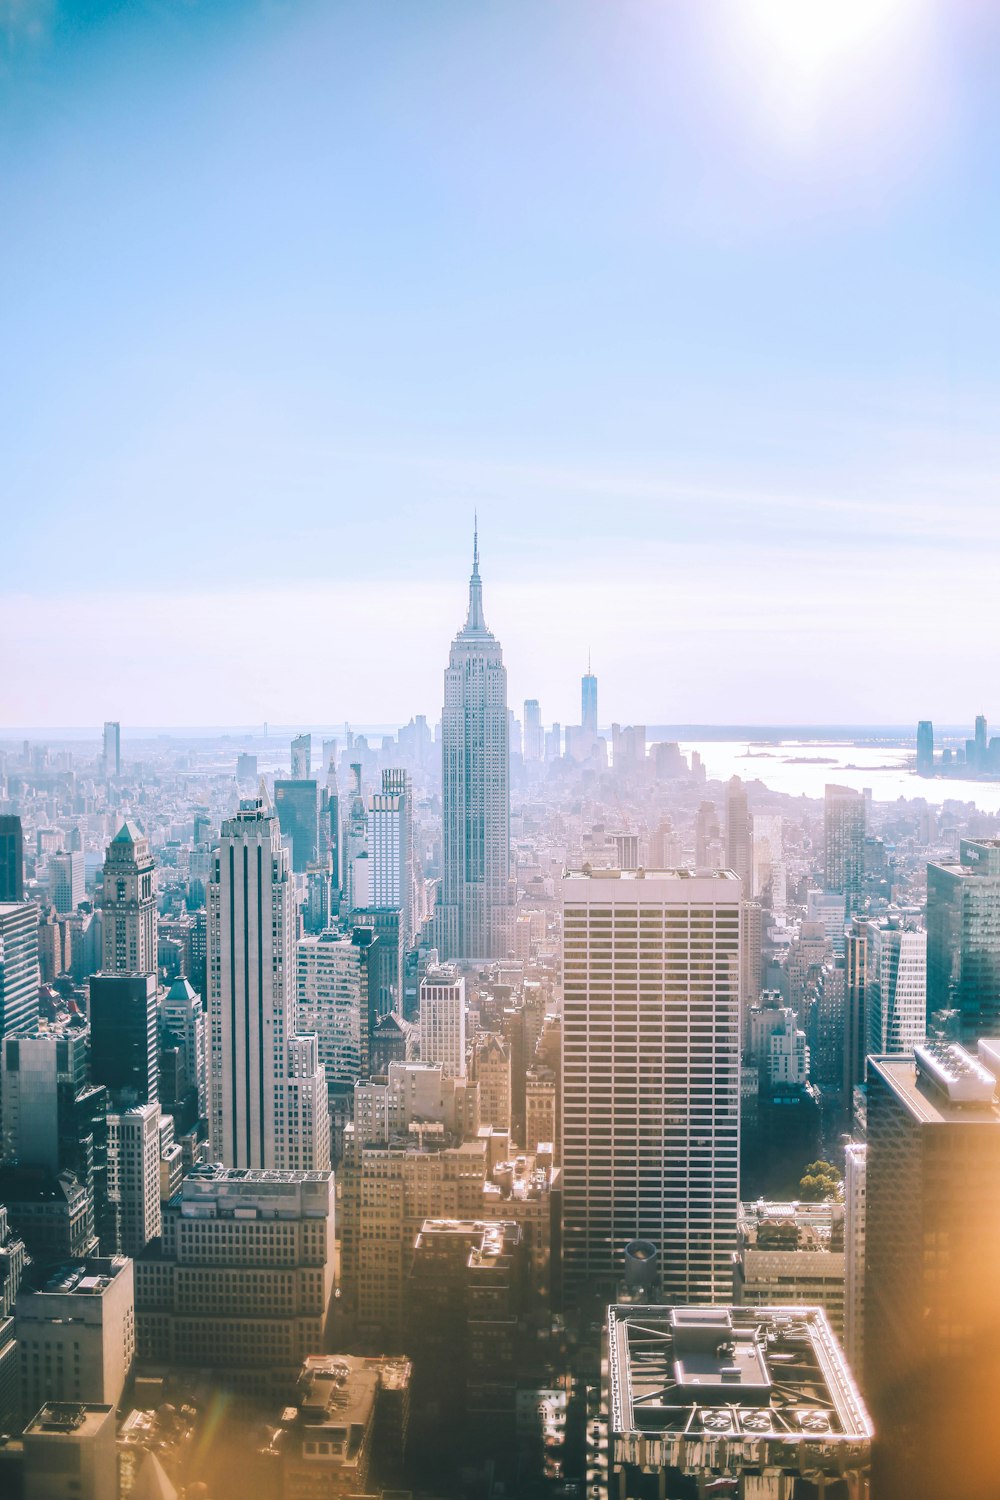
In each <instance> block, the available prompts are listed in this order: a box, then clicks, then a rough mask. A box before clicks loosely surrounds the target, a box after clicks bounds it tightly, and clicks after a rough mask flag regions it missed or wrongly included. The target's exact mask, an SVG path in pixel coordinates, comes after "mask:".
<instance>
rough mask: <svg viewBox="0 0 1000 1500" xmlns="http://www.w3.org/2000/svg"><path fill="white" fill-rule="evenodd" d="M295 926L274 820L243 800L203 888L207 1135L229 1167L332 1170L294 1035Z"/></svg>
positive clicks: (317, 1072) (313, 1084)
mask: <svg viewBox="0 0 1000 1500" xmlns="http://www.w3.org/2000/svg"><path fill="white" fill-rule="evenodd" d="M296 925H297V914H296V903H295V885H294V881H293V877H292V874H291V870H290V865H289V857H288V850H287V849H286V848H284V847H283V846H282V842H281V830H280V827H279V825H278V819H277V817H276V816H275V815H274V812H273V810H272V808H271V805H270V803H269V802H268V801H267V800H266V798H265V797H251V798H244V799H243V800H241V802H240V806H239V811H238V812H237V813H236V815H235V817H232V818H228V819H226V821H225V822H224V823H223V825H222V837H221V842H220V847H219V849H218V850H217V851H216V854H215V859H214V863H213V869H212V877H211V880H210V882H209V887H208V1001H209V1004H208V1009H209V1024H210V1030H211V1043H210V1046H211V1050H210V1064H209V1075H210V1076H209V1099H210V1106H211V1112H210V1116H209V1127H210V1138H211V1143H212V1150H213V1152H214V1153H215V1155H216V1157H217V1159H218V1160H219V1161H221V1162H223V1163H224V1164H225V1165H226V1166H227V1167H273V1168H277V1169H278V1170H287V1169H288V1163H289V1162H290V1161H295V1162H296V1167H297V1169H301V1170H303V1171H325V1170H326V1169H327V1168H328V1167H329V1165H330V1157H329V1130H328V1127H329V1116H328V1115H327V1112H326V1078H325V1076H324V1073H323V1070H322V1068H321V1067H320V1066H319V1062H318V1058H316V1054H315V1051H313V1053H312V1054H311V1055H312V1057H313V1058H314V1059H315V1067H314V1071H313V1073H312V1076H311V1078H309V1077H308V1076H306V1075H305V1074H303V1073H302V1071H301V1070H302V1069H303V1067H305V1061H304V1059H306V1057H307V1053H308V1049H305V1050H303V1048H302V1047H301V1046H299V1045H298V1042H299V1040H300V1039H299V1038H297V1037H296V1032H295V946H296ZM292 1080H294V1086H293V1087H292V1088H291V1090H290V1088H289V1085H290V1083H291V1081H292ZM310 1088H311V1089H312V1090H313V1094H314V1098H313V1100H312V1103H311V1105H309V1106H308V1107H307V1105H306V1100H305V1096H306V1094H307V1092H308V1090H309V1089H310ZM293 1097H294V1102H295V1107H294V1109H293V1108H292V1101H293ZM321 1119H325V1120H326V1122H327V1134H326V1148H325V1152H324V1148H323V1137H322V1126H321V1125H320V1127H319V1131H318V1132H317V1128H316V1122H317V1121H319V1120H321ZM315 1152H318V1153H319V1154H318V1157H317V1159H315V1160H310V1159H308V1158H309V1157H310V1156H311V1155H313V1154H314V1153H315Z"/></svg>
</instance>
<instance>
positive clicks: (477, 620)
mask: <svg viewBox="0 0 1000 1500" xmlns="http://www.w3.org/2000/svg"><path fill="white" fill-rule="evenodd" d="M463 634H465V635H489V634H490V631H489V630H488V629H487V625H486V621H485V620H484V618H483V580H482V579H481V578H480V576H479V517H478V515H477V516H476V520H475V529H474V530H473V533H472V577H471V578H470V579H469V613H468V615H467V616H466V620H465V630H464V632H463Z"/></svg>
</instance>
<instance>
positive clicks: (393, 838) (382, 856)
mask: <svg viewBox="0 0 1000 1500" xmlns="http://www.w3.org/2000/svg"><path fill="white" fill-rule="evenodd" d="M368 854H369V858H370V860H371V867H370V870H369V875H370V878H371V885H370V889H369V895H368V903H367V904H368V905H369V906H370V907H372V908H373V909H374V910H376V911H398V912H400V913H401V920H400V942H401V945H402V947H403V949H404V950H405V949H408V948H410V947H412V946H413V935H414V919H413V910H414V864H413V785H412V783H411V781H410V777H409V775H408V773H407V772H406V771H404V770H402V769H395V770H393V769H387V770H384V771H383V772H382V790H381V791H380V792H373V793H372V795H371V797H370V798H369V801H368ZM399 998H400V1000H401V999H402V997H399Z"/></svg>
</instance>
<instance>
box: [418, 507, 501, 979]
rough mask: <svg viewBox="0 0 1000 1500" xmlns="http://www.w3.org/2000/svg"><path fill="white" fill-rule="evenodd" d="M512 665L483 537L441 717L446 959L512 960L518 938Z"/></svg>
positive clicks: (440, 923)
mask: <svg viewBox="0 0 1000 1500" xmlns="http://www.w3.org/2000/svg"><path fill="white" fill-rule="evenodd" d="M507 735H508V731H507V669H506V668H505V666H504V664H503V654H502V652H501V650H500V642H499V641H498V640H497V639H496V637H495V636H494V634H493V632H492V631H491V630H490V629H489V628H488V627H487V625H486V621H485V620H484V618H483V584H482V579H481V578H480V576H479V535H478V531H477V533H476V537H475V542H474V547H473V562H472V577H471V579H470V580H469V613H468V617H467V619H466V621H465V626H464V628H463V629H462V630H460V631H459V633H458V635H457V636H456V637H455V639H454V641H453V642H452V646H451V656H450V659H449V662H448V667H447V670H446V672H445V674H444V710H443V712H442V716H441V742H442V743H441V775H442V803H443V824H444V827H443V848H442V863H443V871H442V882H441V894H440V905H439V907H438V910H437V924H436V928H437V930H436V938H437V946H438V948H439V950H440V953H441V957H442V958H445V959H457V960H460V961H477V960H489V959H498V958H506V957H507V956H508V953H509V951H510V946H511V939H512V914H513V891H512V887H511V878H510V763H509V756H508V738H507Z"/></svg>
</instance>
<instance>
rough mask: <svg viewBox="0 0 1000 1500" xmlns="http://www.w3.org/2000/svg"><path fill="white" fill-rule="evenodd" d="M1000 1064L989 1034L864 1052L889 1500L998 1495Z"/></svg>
mask: <svg viewBox="0 0 1000 1500" xmlns="http://www.w3.org/2000/svg"><path fill="white" fill-rule="evenodd" d="M986 1063H988V1064H989V1065H988V1066H984V1064H986ZM998 1068H1000V1058H998V1055H997V1043H995V1042H994V1043H992V1044H991V1045H990V1046H988V1047H986V1048H983V1047H981V1048H980V1053H979V1056H978V1057H976V1056H975V1055H973V1054H971V1053H969V1052H968V1051H966V1049H965V1048H963V1047H961V1046H959V1045H958V1044H956V1043H951V1044H948V1043H942V1042H928V1043H926V1044H925V1045H923V1046H920V1047H917V1049H916V1052H915V1056H910V1057H873V1058H869V1060H868V1161H867V1222H866V1225H865V1288H864V1298H865V1329H864V1356H865V1382H864V1384H865V1393H866V1395H867V1397H868V1400H869V1403H870V1405H871V1410H872V1416H873V1417H874V1419H875V1428H876V1432H877V1434H878V1439H877V1442H876V1448H875V1467H874V1474H873V1478H874V1480H875V1484H874V1493H875V1494H876V1495H884V1496H886V1497H888V1500H897V1497H898V1500H939V1497H940V1496H942V1495H955V1496H959V1495H960V1496H961V1497H962V1500H992V1497H993V1496H995V1495H996V1493H997V1455H998V1451H1000V1450H998V1444H997V1435H996V1411H997V1399H998V1394H1000V1384H998V1379H997V1367H996V1348H997V1331H998V1329H1000V1278H998V1277H997V1274H996V1260H995V1256H994V1254H993V1247H994V1246H995V1245H997V1244H998V1243H1000V1104H998V1101H997V1094H996V1076H995V1075H996V1072H997V1069H998Z"/></svg>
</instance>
